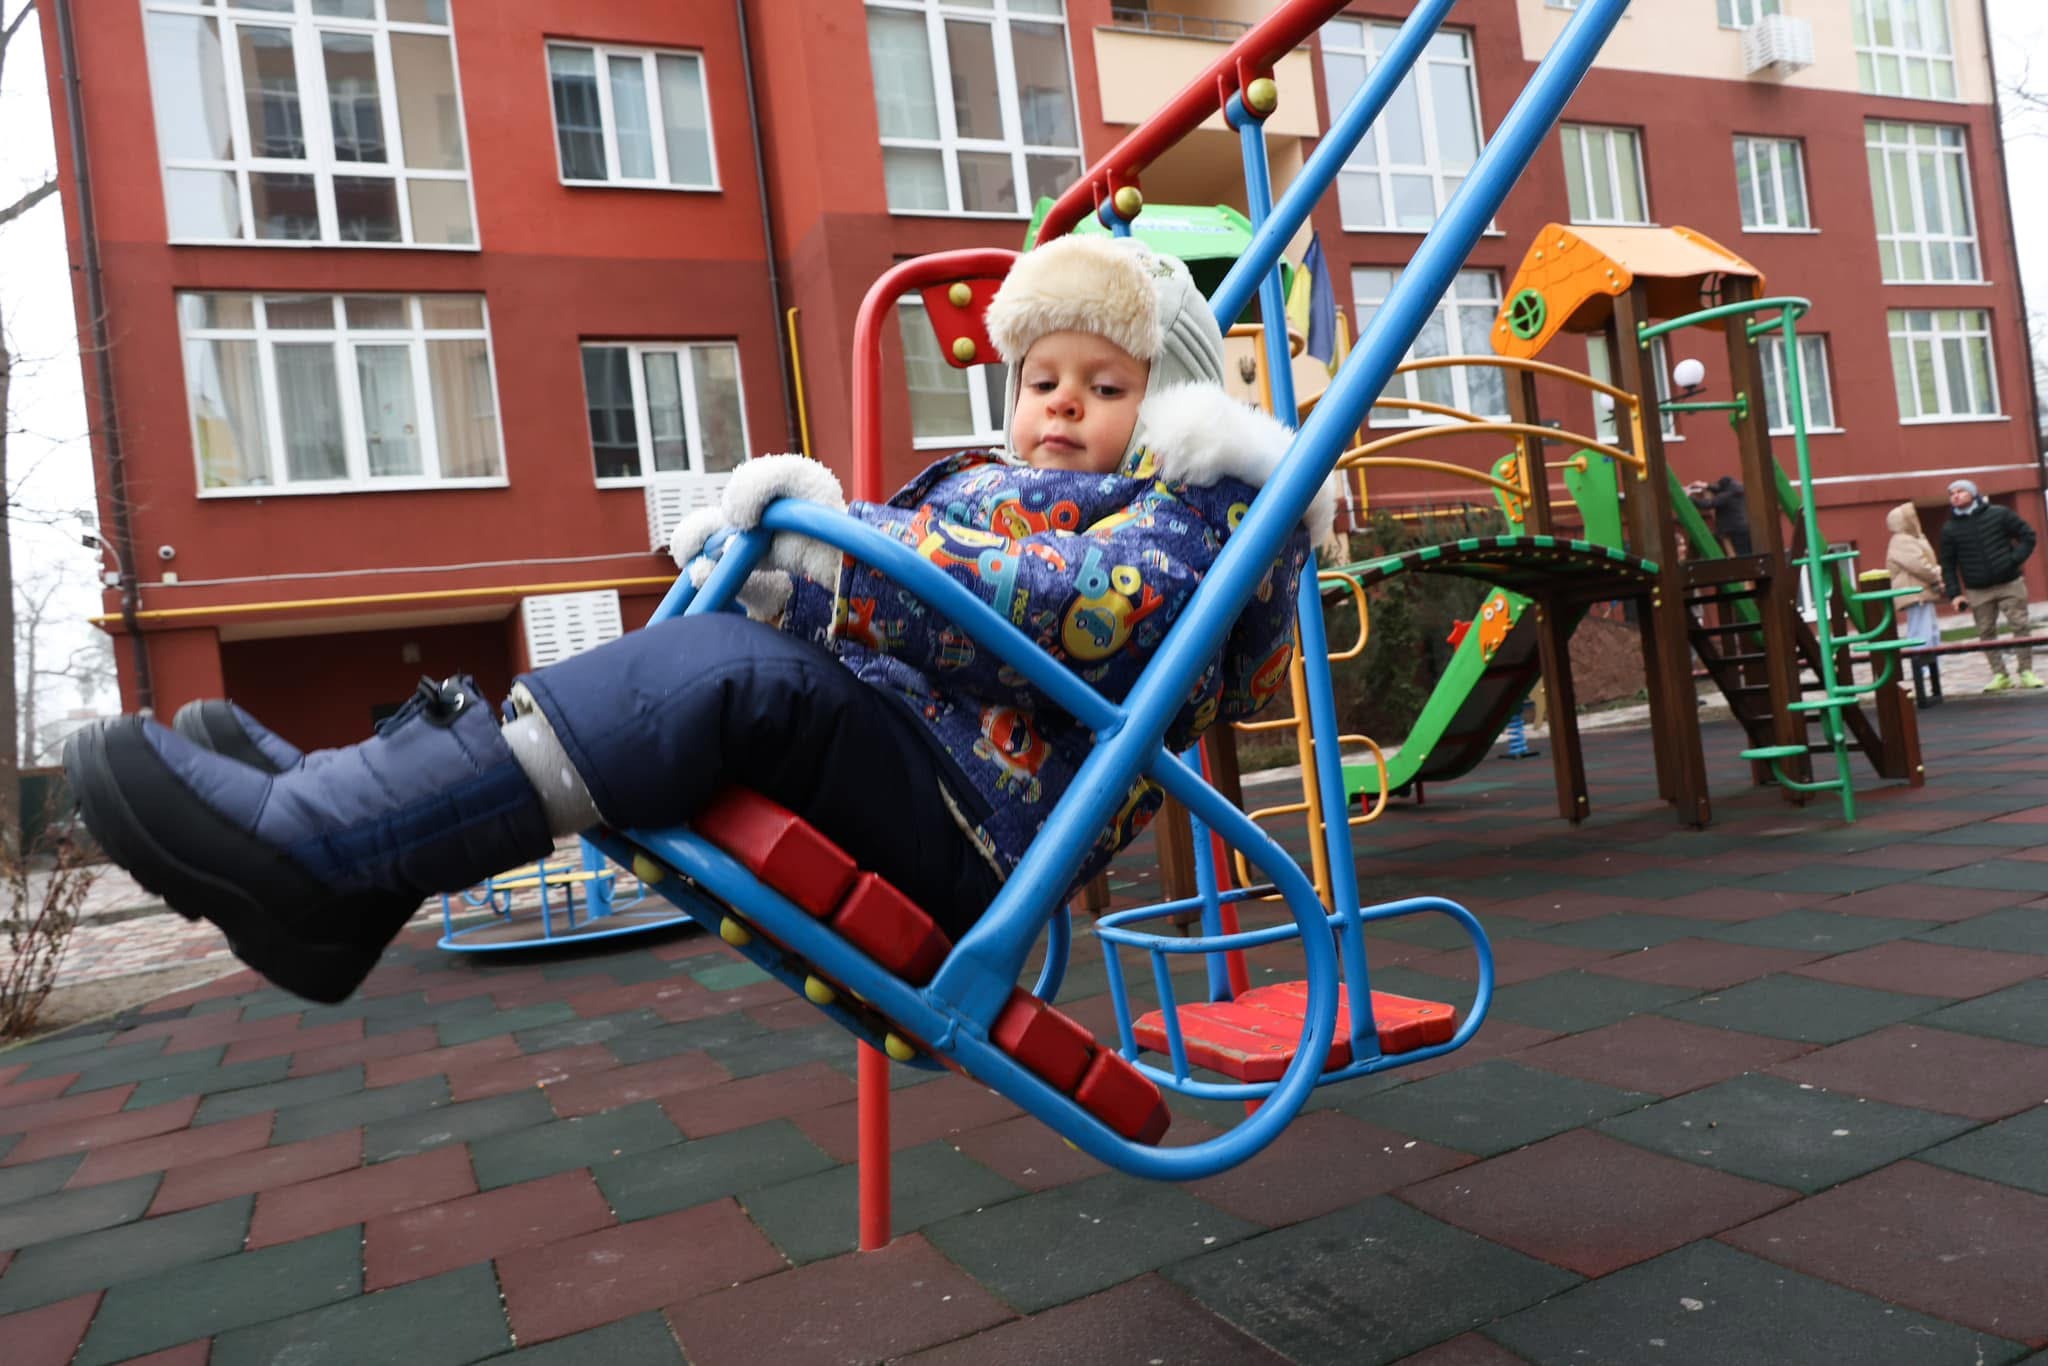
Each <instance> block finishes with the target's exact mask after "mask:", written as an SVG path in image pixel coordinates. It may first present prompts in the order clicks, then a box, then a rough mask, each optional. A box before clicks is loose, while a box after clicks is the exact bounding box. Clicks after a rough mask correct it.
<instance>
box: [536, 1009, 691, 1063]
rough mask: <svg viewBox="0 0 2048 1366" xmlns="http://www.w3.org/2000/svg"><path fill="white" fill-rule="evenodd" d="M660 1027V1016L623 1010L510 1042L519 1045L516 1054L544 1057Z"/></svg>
mask: <svg viewBox="0 0 2048 1366" xmlns="http://www.w3.org/2000/svg"><path fill="white" fill-rule="evenodd" d="M661 1027H662V1018H661V1016H659V1015H657V1014H655V1013H654V1012H653V1011H651V1010H625V1011H621V1012H619V1013H618V1014H616V1015H596V1016H593V1017H591V1018H590V1019H587V1020H585V1019H572V1020H561V1021H558V1022H557V1023H555V1024H545V1025H537V1026H535V1027H534V1028H532V1029H521V1030H518V1031H517V1032H515V1033H514V1034H513V1035H512V1041H513V1042H514V1043H516V1044H518V1045H519V1051H520V1052H522V1053H545V1052H547V1051H548V1050H549V1049H551V1048H575V1047H578V1046H579V1045H582V1044H590V1043H603V1042H605V1041H606V1040H607V1039H616V1038H618V1037H619V1036H620V1035H622V1034H638V1033H642V1032H644V1031H646V1030H650V1029H659V1028H661Z"/></svg>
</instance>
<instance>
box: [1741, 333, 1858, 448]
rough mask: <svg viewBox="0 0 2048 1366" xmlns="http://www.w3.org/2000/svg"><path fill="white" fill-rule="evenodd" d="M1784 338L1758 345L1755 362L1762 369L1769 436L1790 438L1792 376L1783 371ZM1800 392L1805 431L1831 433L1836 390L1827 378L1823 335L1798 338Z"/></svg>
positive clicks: (1772, 337) (1772, 338) (1773, 336)
mask: <svg viewBox="0 0 2048 1366" xmlns="http://www.w3.org/2000/svg"><path fill="white" fill-rule="evenodd" d="M1785 355H1786V352H1785V339H1784V337H1782V336H1780V335H1778V334H1777V333H1772V334H1771V335H1769V336H1766V337H1764V338H1763V339H1762V340H1760V341H1759V342H1758V343H1757V361H1758V363H1759V364H1760V365H1761V366H1762V367H1763V383H1764V415H1765V417H1766V418H1767V419H1768V420H1769V422H1770V428H1771V435H1772V436H1791V435H1792V432H1793V428H1792V405H1791V404H1790V403H1789V402H1788V401H1787V397H1788V395H1790V393H1791V392H1792V380H1791V376H1789V375H1788V374H1786V372H1785ZM1799 392H1800V395H1801V396H1802V397H1803V398H1805V400H1806V403H1805V405H1804V406H1805V408H1806V430H1807V431H1809V432H1832V431H1839V430H1841V429H1840V428H1839V427H1837V426H1836V425H1835V389H1834V384H1833V382H1832V381H1830V380H1829V378H1828V342H1827V338H1826V337H1825V336H1812V337H1801V338H1800V339H1799Z"/></svg>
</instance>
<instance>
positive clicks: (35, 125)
mask: <svg viewBox="0 0 2048 1366" xmlns="http://www.w3.org/2000/svg"><path fill="white" fill-rule="evenodd" d="M1843 2H1844V0H1829V3H1843ZM1658 3H1670V0H1658ZM1956 3H1959V4H1974V3H1976V0H1956ZM17 4H18V0H0V7H4V9H5V12H6V13H7V14H9V15H12V14H13V13H15V12H16V10H17ZM1990 6H1991V26H1992V36H1993V48H1994V51H1995V54H1996V60H1997V63H1998V70H1999V73H2000V76H2001V78H2002V79H2003V80H2007V81H2009V80H2012V79H2014V78H2015V77H2016V76H2017V74H2018V73H2019V72H2020V71H2021V69H2022V68H2023V66H2025V65H2026V64H2027V61H2028V59H2029V58H2031V74H2032V80H2033V83H2034V84H2035V85H2036V86H2037V87H2038V88H2039V89H2041V90H2043V91H2044V92H2048V0H1990ZM38 22H39V16H38V17H32V18H31V19H30V20H29V21H28V22H27V23H26V24H24V25H23V27H22V30H21V32H20V34H19V35H17V37H16V39H15V41H14V43H13V44H12V45H11V50H10V52H9V56H10V58H11V59H12V60H10V61H9V62H8V63H7V67H6V71H5V76H4V84H0V203H12V202H13V200H14V198H15V196H16V195H17V194H19V193H20V192H21V191H22V190H26V189H28V188H30V187H32V186H34V185H36V184H38V183H40V182H41V181H42V179H43V178H44V176H46V175H47V174H48V173H49V172H50V169H51V168H52V167H53V166H54V165H55V161H56V151H55V148H54V146H53V145H52V142H51V137H50V107H49V96H48V93H47V91H46V90H45V89H44V82H43V60H42V50H41V40H40V37H39V35H38V34H37V31H36V24H37V23H38ZM2006 154H2007V158H2008V169H2009V172H2010V176H2011V186H2012V202H2013V214H2014V219H2015V227H2016V232H2017V236H2018V239H2019V250H2020V266H2021V275H2022V277H2023V279H2024V283H2025V287H2026V291H2027V297H2028V300H2029V302H2030V303H2031V304H2032V306H2033V310H2034V312H2035V313H2037V314H2039V313H2041V312H2043V311H2048V117H2040V116H2037V117H2035V118H2033V119H2031V120H2018V119H2009V120H2008V127H2007V140H2006ZM1973 169H1975V168H1973ZM68 279H69V262H68V261H67V260H66V259H65V252H64V230H63V218H62V215H61V214H60V213H59V210H58V205H57V201H56V200H55V199H54V198H51V199H48V200H45V201H44V202H43V203H42V204H41V205H39V206H38V207H37V208H35V209H33V210H31V211H30V212H29V213H28V214H27V215H26V216H25V217H22V218H19V219H16V220H15V221H14V222H13V223H11V224H9V225H8V226H7V227H5V228H0V310H4V316H5V318H6V323H7V329H8V334H9V339H10V343H11V346H12V349H13V351H14V353H15V356H16V358H17V365H16V370H15V375H14V386H13V395H12V398H13V404H12V406H13V408H14V413H13V426H14V428H15V431H14V433H13V435H12V437H11V439H10V442H9V447H8V465H9V469H8V475H9V484H10V486H11V487H12V489H13V491H14V494H15V499H16V504H17V506H18V507H22V508H27V509H31V510H34V511H35V512H38V513H42V514H48V515H51V516H53V517H54V518H55V520H56V521H57V522H58V523H59V525H57V526H55V527H48V526H43V525H39V524H37V523H36V522H35V521H34V520H25V519H23V518H22V517H20V516H19V515H17V518H16V520H15V521H14V523H13V525H12V527H11V532H12V534H13V536H14V538H15V570H16V573H17V575H18V576H21V577H23V578H26V577H27V576H29V575H31V574H34V573H37V572H48V567H49V566H51V565H53V564H57V563H60V562H63V563H68V564H69V566H70V567H71V569H72V570H73V571H74V572H75V574H76V575H77V577H78V579H79V581H80V583H81V584H82V585H85V584H89V583H90V581H91V579H92V576H93V575H94V574H96V573H97V572H98V571H99V569H100V568H101V567H102V566H101V565H100V563H99V560H98V556H97V555H95V554H94V553H93V552H91V551H88V550H85V549H84V548H82V547H81V546H80V545H79V544H78V531H79V523H78V521H77V520H76V518H75V517H71V516H68V515H66V514H69V513H71V512H74V511H76V510H79V509H89V508H91V507H92V505H93V489H92V462H91V457H90V454H89V452H88V449H87V446H86V440H85V432H86V416H85V401H84V395H83V392H82V390H81V387H80V379H79V370H78V359H77V356H78V352H77V341H76V336H75V322H74V320H73V316H72V310H71V292H70V288H69V285H68ZM2022 402H2023V399H2022V398H2021V397H2020V396H2017V395H2010V394H2008V395H2006V396H2005V405H2006V408H2007V411H2009V412H2012V413H2013V414H2015V415H2016V416H2017V415H2019V414H2020V413H2022V412H2023V411H2024V409H2023V408H2022V407H2021V404H2022ZM72 600H73V601H75V603H76V607H75V609H74V610H73V613H72V616H73V619H74V621H77V622H79V623H81V624H80V625H79V626H78V627H77V629H78V630H81V631H82V630H89V629H90V628H88V627H84V626H83V625H82V619H83V618H84V617H85V616H87V615H90V614H92V613H94V612H97V611H98V601H97V599H95V598H94V597H93V595H92V594H91V592H90V591H89V589H88V588H86V587H81V588H80V589H79V590H78V592H77V593H76V594H74V595H73V599H72ZM53 643H55V642H53ZM71 700H72V699H71V698H69V697H65V698H62V699H53V701H58V702H59V703H60V704H61V705H69V704H70V703H71Z"/></svg>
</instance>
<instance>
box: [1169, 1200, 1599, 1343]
mask: <svg viewBox="0 0 2048 1366" xmlns="http://www.w3.org/2000/svg"><path fill="white" fill-rule="evenodd" d="M1165 1275H1166V1278H1167V1279H1168V1280H1169V1281H1172V1282H1174V1283H1175V1284H1176V1285H1179V1286H1181V1287H1182V1288H1183V1289H1185V1290H1186V1291H1188V1293H1189V1294H1191V1295H1193V1296H1194V1298H1195V1300H1196V1301H1197V1302H1198V1303H1200V1304H1201V1305H1202V1306H1203V1307H1204V1308H1206V1309H1208V1310H1209V1311H1210V1312H1212V1313H1215V1314H1218V1315H1220V1316H1222V1317H1223V1318H1224V1319H1226V1320H1228V1321H1229V1322H1231V1323H1234V1324H1236V1325H1237V1326H1238V1327H1239V1328H1242V1329H1243V1330H1244V1331H1245V1332H1247V1333H1249V1334H1251V1335H1252V1336H1253V1337H1255V1338H1257V1339H1258V1340H1259V1341H1261V1342H1263V1343H1265V1344H1266V1345H1267V1346H1269V1347H1272V1348H1273V1349H1275V1350H1276V1351H1278V1352H1280V1353H1281V1354H1283V1355H1285V1356H1287V1357H1289V1358H1290V1359H1292V1360H1294V1361H1297V1362H1301V1363H1304V1364H1305V1366H1306V1364H1307V1363H1329V1366H1363V1364H1364V1363H1366V1362H1390V1361H1394V1360H1396V1359H1397V1358H1402V1357H1406V1356H1408V1355H1409V1354H1411V1353H1414V1352H1419V1351H1421V1350H1423V1349H1424V1348H1426V1347H1429V1346H1430V1345H1431V1344H1433V1343H1437V1342H1442V1341H1444V1340H1445V1339H1447V1338H1452V1337H1455V1336H1457V1335H1458V1334H1460V1333H1462V1332H1465V1331H1467V1330H1469V1329H1472V1328H1476V1327H1478V1326H1479V1325H1480V1324H1483V1323H1488V1322H1491V1321H1492V1320H1494V1319H1497V1318H1499V1317H1500V1316H1501V1315H1503V1314H1512V1313H1514V1312H1515V1311H1516V1310H1518V1309H1522V1308H1525V1307H1526V1306H1528V1305H1531V1304H1535V1303H1538V1302H1539V1301H1541V1300H1543V1299H1545V1298H1547V1297H1549V1296H1552V1295H1556V1294H1558V1293H1560V1292H1562V1291H1565V1290H1567V1289H1569V1288H1570V1287H1571V1286H1573V1285H1576V1284H1578V1281H1579V1278H1578V1277H1577V1276H1574V1275H1573V1274H1572V1273H1570V1272H1569V1271H1562V1270H1559V1269H1558V1268H1557V1267H1554V1266H1550V1265H1548V1264H1547V1263H1544V1262H1539V1261H1537V1260H1536V1259H1535V1258H1533V1257H1524V1256H1523V1255H1522V1254H1521V1253H1519V1252H1511V1251H1509V1250H1508V1249H1507V1248H1504V1247H1501V1246H1499V1245H1497V1244H1495V1243H1490V1242H1488V1241H1486V1240H1485V1239H1484V1238H1479V1237H1475V1236H1474V1235H1472V1234H1470V1233H1467V1232H1465V1231H1464V1230H1462V1229H1458V1228H1453V1227H1451V1226H1450V1225H1449V1224H1445V1223H1440V1222H1439V1221H1437V1220H1435V1219H1432V1218H1430V1217H1429V1216H1428V1215H1426V1214H1422V1213H1420V1212H1418V1211H1416V1210H1413V1209H1410V1208H1409V1207H1408V1206H1406V1205H1403V1204H1401V1203H1400V1202H1399V1201H1397V1200H1394V1199H1392V1198H1389V1197H1380V1198H1378V1199H1374V1200H1368V1201H1366V1202H1365V1203H1364V1204H1360V1205H1353V1206H1352V1207H1351V1208H1349V1209H1343V1210H1338V1211H1337V1212H1335V1213H1334V1214H1326V1215H1323V1216H1322V1217H1321V1218H1319V1219H1311V1220H1309V1221H1308V1222H1306V1223H1302V1224H1295V1225H1293V1226H1291V1227H1289V1228H1283V1229H1280V1230H1278V1231H1276V1232H1273V1233H1267V1234H1264V1235H1262V1236H1260V1237H1257V1238H1254V1239H1251V1240H1250V1241H1248V1242H1244V1243H1240V1244H1238V1245H1237V1246H1236V1247H1231V1248H1225V1249H1222V1250H1220V1251H1216V1252H1209V1253H1206V1254H1204V1255H1202V1256H1199V1257H1196V1258H1194V1259H1192V1260H1190V1261H1185V1262H1181V1263H1179V1264H1177V1265H1174V1266H1169V1267H1167V1268H1166V1271H1165ZM1453 1287H1455V1290H1454V1289H1453Z"/></svg>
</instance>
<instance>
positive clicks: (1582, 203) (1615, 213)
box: [1558, 123, 1650, 227]
mask: <svg viewBox="0 0 2048 1366" xmlns="http://www.w3.org/2000/svg"><path fill="white" fill-rule="evenodd" d="M1558 135H1559V137H1560V138H1561V139H1562V140H1563V142H1564V180H1565V189H1566V191H1567V193H1568V194H1569V195H1570V197H1571V210H1572V222H1574V223H1587V224H1614V225H1624V226H1637V227H1641V226H1646V225H1647V224H1648V223H1649V221H1650V199H1649V196H1648V195H1647V194H1646V193H1644V190H1643V142H1642V137H1641V135H1640V134H1638V133H1637V132H1636V130H1635V129H1633V128H1602V127H1598V126H1596V125H1594V124H1589V123H1567V124H1564V125H1562V126H1561V127H1560V128H1559V129H1558Z"/></svg>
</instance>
